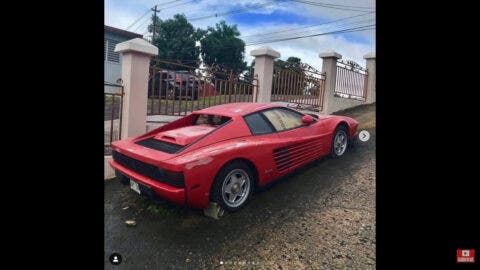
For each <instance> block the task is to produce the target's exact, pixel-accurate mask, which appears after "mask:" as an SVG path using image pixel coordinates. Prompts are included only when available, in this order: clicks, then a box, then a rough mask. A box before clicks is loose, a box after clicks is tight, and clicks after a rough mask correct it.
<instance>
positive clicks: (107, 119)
mask: <svg viewBox="0 0 480 270" xmlns="http://www.w3.org/2000/svg"><path fill="white" fill-rule="evenodd" d="M123 95H124V91H123V86H122V85H118V84H110V83H104V91H103V111H104V114H103V120H104V140H103V141H104V152H105V155H109V154H111V144H112V142H113V141H116V140H120V138H121V137H122V128H121V127H122V105H123Z"/></svg>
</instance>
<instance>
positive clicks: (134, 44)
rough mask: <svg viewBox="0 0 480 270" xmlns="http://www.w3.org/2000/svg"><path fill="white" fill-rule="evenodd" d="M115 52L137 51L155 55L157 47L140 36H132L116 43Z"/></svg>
mask: <svg viewBox="0 0 480 270" xmlns="http://www.w3.org/2000/svg"><path fill="white" fill-rule="evenodd" d="M115 52H119V53H123V52H138V53H144V54H147V55H157V54H158V48H157V47H156V46H153V45H152V44H150V43H148V42H147V41H145V40H143V39H141V38H134V39H130V40H127V41H124V42H122V43H118V44H117V45H116V46H115Z"/></svg>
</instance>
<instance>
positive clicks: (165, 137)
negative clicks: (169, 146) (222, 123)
mask: <svg viewBox="0 0 480 270" xmlns="http://www.w3.org/2000/svg"><path fill="white" fill-rule="evenodd" d="M215 129H216V127H214V126H210V125H195V126H188V127H181V128H177V129H173V130H167V131H163V132H160V133H158V134H157V135H155V136H154V137H153V138H154V139H155V140H159V141H164V142H167V143H173V144H176V145H181V146H185V145H189V144H191V143H192V142H194V141H196V140H198V139H199V138H201V137H203V136H205V135H206V134H208V133H210V132H211V131H213V130H215Z"/></svg>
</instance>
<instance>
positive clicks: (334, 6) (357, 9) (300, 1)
mask: <svg viewBox="0 0 480 270" xmlns="http://www.w3.org/2000/svg"><path fill="white" fill-rule="evenodd" d="M289 1H292V2H297V3H302V4H307V5H312V6H317V7H325V8H331V9H338V10H348V11H366V10H365V9H359V8H354V7H353V6H352V7H351V8H350V7H341V6H336V5H332V4H324V3H320V2H313V1H306V0H289Z"/></svg>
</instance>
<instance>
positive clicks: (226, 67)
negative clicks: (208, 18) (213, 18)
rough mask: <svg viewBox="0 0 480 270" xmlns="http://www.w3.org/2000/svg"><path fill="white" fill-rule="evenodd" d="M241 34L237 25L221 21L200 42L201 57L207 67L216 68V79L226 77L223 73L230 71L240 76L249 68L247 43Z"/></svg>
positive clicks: (208, 30) (209, 28) (210, 28)
mask: <svg viewBox="0 0 480 270" xmlns="http://www.w3.org/2000/svg"><path fill="white" fill-rule="evenodd" d="M239 36H240V32H239V31H238V29H237V26H236V25H231V26H230V25H227V24H226V23H225V21H220V23H217V24H216V25H215V27H208V29H207V31H206V33H205V35H204V36H203V38H202V39H201V40H200V44H201V55H202V59H203V62H204V63H205V65H206V66H207V67H210V68H212V67H215V69H216V70H217V71H219V72H215V74H212V75H214V76H215V77H216V78H222V77H225V76H223V75H222V74H221V73H227V74H228V73H229V72H230V71H231V72H233V73H235V74H239V73H242V72H243V71H244V70H245V69H246V68H247V63H246V62H245V61H244V57H245V42H244V41H243V40H242V39H240V38H239Z"/></svg>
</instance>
